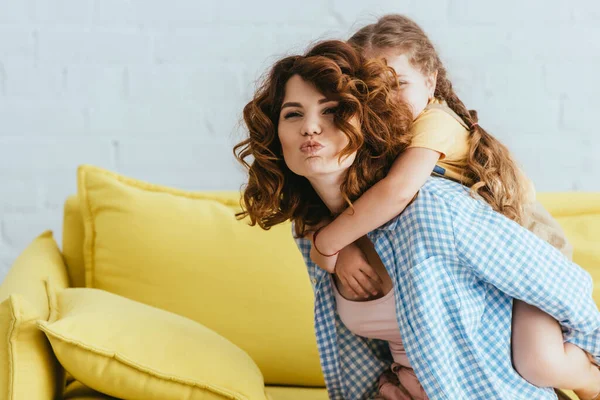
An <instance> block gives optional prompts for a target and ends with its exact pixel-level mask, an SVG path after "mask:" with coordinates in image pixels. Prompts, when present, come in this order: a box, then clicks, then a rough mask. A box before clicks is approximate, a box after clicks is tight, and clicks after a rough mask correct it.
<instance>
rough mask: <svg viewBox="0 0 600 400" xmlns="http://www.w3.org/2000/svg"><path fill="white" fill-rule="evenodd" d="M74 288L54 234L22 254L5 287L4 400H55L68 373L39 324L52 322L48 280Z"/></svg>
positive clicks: (0, 334)
mask: <svg viewBox="0 0 600 400" xmlns="http://www.w3.org/2000/svg"><path fill="white" fill-rule="evenodd" d="M48 280H49V281H51V282H52V283H53V285H54V286H56V287H57V288H65V287H67V286H68V278H67V273H66V270H65V265H64V263H63V260H62V257H61V254H60V251H59V249H58V246H57V245H56V242H55V241H54V238H53V237H52V232H51V231H46V232H44V233H42V234H41V235H40V236H38V237H37V238H36V239H35V240H33V242H32V243H31V244H30V245H29V246H27V248H26V249H25V250H24V251H23V252H22V253H21V255H19V257H18V258H17V259H16V261H15V262H14V264H13V265H12V267H11V269H10V270H9V272H8V274H7V276H6V278H5V280H4V282H3V283H2V286H1V287H0V303H1V304H0V341H1V344H0V355H1V356H0V399H8V400H20V399H40V400H43V399H55V398H57V397H58V395H60V393H61V392H62V387H63V383H64V381H63V377H64V371H63V369H62V367H61V366H60V365H59V364H58V362H57V361H56V358H55V357H54V354H53V353H52V349H51V347H50V344H49V343H48V340H47V339H46V336H45V335H44V334H43V333H42V332H40V331H39V330H38V329H37V327H36V325H35V321H36V320H38V319H43V320H47V319H48V318H49V317H50V311H49V310H50V304H49V300H48V293H47V288H46V283H47V281H48Z"/></svg>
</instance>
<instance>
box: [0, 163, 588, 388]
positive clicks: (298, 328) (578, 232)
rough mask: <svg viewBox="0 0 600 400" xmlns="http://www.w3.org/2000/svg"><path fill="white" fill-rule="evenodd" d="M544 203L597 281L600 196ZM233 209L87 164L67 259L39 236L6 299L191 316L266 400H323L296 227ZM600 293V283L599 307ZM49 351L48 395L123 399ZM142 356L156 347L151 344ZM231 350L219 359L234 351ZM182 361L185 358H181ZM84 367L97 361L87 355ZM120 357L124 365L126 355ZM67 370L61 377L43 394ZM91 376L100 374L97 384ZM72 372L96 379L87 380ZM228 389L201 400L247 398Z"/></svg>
mask: <svg viewBox="0 0 600 400" xmlns="http://www.w3.org/2000/svg"><path fill="white" fill-rule="evenodd" d="M539 199H540V201H541V202H542V203H543V204H544V205H545V206H546V207H547V208H548V210H549V211H550V212H551V213H552V214H553V215H554V216H555V217H556V218H557V220H558V221H559V222H560V223H561V225H562V226H563V227H564V228H565V230H566V233H567V236H568V237H569V239H570V241H571V242H572V244H573V245H574V248H575V252H574V258H575V261H576V262H577V263H578V264H580V265H581V266H583V267H584V268H586V269H587V270H588V271H589V272H590V273H591V274H592V276H593V277H594V280H595V281H597V280H598V279H600V243H599V240H598V238H600V193H598V194H590V193H556V194H540V195H539ZM236 211H239V193H238V192H233V191H232V192H218V193H216V192H194V193H192V192H184V191H179V190H175V189H171V188H166V187H163V186H158V185H152V184H148V183H145V182H140V181H137V180H134V179H131V178H127V177H124V176H121V175H118V174H114V173H112V172H109V171H105V170H101V169H99V168H95V167H91V166H83V167H80V169H79V173H78V193H77V195H74V196H70V197H69V198H68V199H67V200H66V203H65V208H64V226H63V244H62V252H61V253H59V254H61V255H62V257H61V258H60V259H58V260H57V259H56V254H54V253H56V252H57V248H54V247H53V246H52V242H51V241H52V240H53V239H52V235H51V233H49V232H46V233H44V234H42V235H41V236H40V237H38V238H37V239H36V241H40V240H42V241H44V242H43V243H44V245H43V246H40V245H39V243H38V246H37V247H30V248H29V249H28V250H27V251H28V252H29V253H31V252H33V253H36V254H35V257H33V261H28V260H30V259H32V258H31V257H32V256H31V254H29V255H27V256H26V255H25V254H24V255H23V258H21V257H20V259H19V260H18V262H16V263H15V264H14V265H13V268H12V269H11V271H9V275H8V276H7V278H6V280H5V281H4V282H3V283H2V286H0V303H1V302H3V301H4V300H5V299H7V298H9V297H10V296H13V297H12V298H14V299H16V298H17V297H14V296H23V297H25V299H27V298H31V297H33V296H34V295H32V293H34V292H35V293H38V294H39V293H42V292H40V291H41V290H43V285H40V282H41V281H45V282H46V285H50V286H51V285H55V286H57V289H56V292H57V293H60V292H61V290H67V291H69V290H71V291H72V290H73V289H72V288H87V289H85V290H94V289H91V288H97V289H102V290H103V291H106V292H111V293H113V294H115V295H118V296H119V297H120V298H121V297H123V298H127V299H128V300H126V301H135V302H136V303H142V304H144V305H147V306H152V307H154V308H156V309H160V310H166V311H169V312H171V313H173V314H177V315H178V316H182V317H185V319H186V320H191V321H194V322H193V323H198V324H202V325H204V326H206V327H207V329H209V330H212V331H214V332H216V333H217V334H219V335H222V336H223V337H224V338H226V340H227V341H228V342H230V343H232V346H233V347H235V348H236V349H238V348H239V349H241V350H240V352H238V353H235V354H237V356H240V357H242V358H243V356H244V354H247V355H249V357H250V358H249V360H252V361H253V362H254V363H255V366H256V367H257V368H259V370H260V372H259V379H260V380H261V382H260V384H261V385H264V394H265V398H266V399H270V400H311V399H314V400H319V399H326V398H327V392H326V390H325V388H324V385H323V378H322V375H321V371H320V367H319V359H318V353H317V349H316V343H315V337H314V334H313V329H312V307H313V298H312V291H311V287H310V282H309V280H308V274H307V273H306V270H305V268H304V265H303V262H302V258H301V256H300V254H299V252H298V251H297V249H296V246H295V244H294V242H293V239H292V236H291V230H290V225H289V224H284V225H282V226H280V227H275V228H273V229H271V230H270V231H266V232H265V231H262V230H261V229H260V228H258V227H249V226H248V225H247V223H246V222H247V221H238V220H236V219H235V216H234V215H235V212H236ZM46 252H48V254H46ZM52 252H54V253H52ZM46 255H47V256H48V257H53V258H52V260H53V266H52V267H51V268H54V269H55V270H56V272H51V271H50V270H49V269H48V268H50V267H47V266H46V267H43V268H42V267H38V265H39V264H40V263H39V260H43V259H46V258H47V257H46ZM27 257H29V258H27ZM36 260H38V261H36ZM49 271H50V272H49ZM53 274H54V275H57V276H59V277H60V276H62V277H63V278H64V276H67V277H68V282H69V283H68V285H69V286H70V288H71V289H63V287H64V286H66V283H64V282H65V281H64V279H63V280H62V281H61V279H55V278H49V276H51V275H53ZM48 281H53V282H48ZM57 282H58V283H57ZM60 282H63V283H62V284H61V283H60ZM599 288H600V285H598V284H596V285H595V290H594V298H595V300H596V301H597V302H598V301H600V289H599ZM44 293H45V292H44ZM69 293H70V295H69V296H70V298H75V297H77V296H76V294H77V293H74V292H69ZM57 296H58V297H59V296H60V295H59V294H55V295H53V294H49V295H48V299H50V300H47V302H46V303H43V304H42V306H40V307H42V309H43V308H44V307H49V308H50V309H52V308H53V304H54V305H55V306H56V307H59V306H58V305H56V304H57V303H59V302H57V301H56V300H52V299H54V298H55V297H57ZM44 301H46V300H44ZM62 301H63V302H66V303H68V301H67V300H62ZM72 301H73V300H71V302H72ZM119 301H120V300H119ZM124 301H125V300H124ZM115 304H120V303H115ZM71 306H72V304H71V305H68V307H71ZM114 308H120V307H119V306H113V310H110V312H111V313H112V312H113V311H114V312H115V313H118V310H114ZM107 312H108V311H107ZM149 312H152V311H151V310H150V311H149ZM61 313H63V314H65V315H66V314H68V312H67V311H62V310H59V311H57V312H56V313H54V314H56V315H54V316H52V314H53V312H50V313H45V314H43V313H42V314H43V315H42V314H40V316H39V318H40V321H38V324H39V327H40V329H44V332H46V333H48V332H47V330H48V326H51V325H52V322H53V321H59V322H60V321H61V318H64V317H65V315H60V314H61ZM87 317H88V318H89V314H88V316H87ZM63 328H64V327H63ZM159 329H168V327H167V326H162V327H159ZM53 335H58V334H57V333H53ZM49 337H50V336H49ZM36 340H39V337H37V339H36ZM115 340H118V339H115ZM143 340H144V337H143V336H141V337H140V341H143ZM76 344H77V343H76ZM52 345H53V350H54V351H55V352H56V353H57V358H58V361H60V364H62V365H63V367H65V368H66V369H67V371H66V378H65V379H63V380H62V381H61V382H60V386H59V387H58V389H57V390H58V391H60V392H62V394H58V395H56V397H53V396H52V395H50V397H47V398H48V399H51V398H65V399H79V400H83V399H110V398H115V397H111V396H110V395H111V394H112V395H113V396H114V395H115V393H120V392H119V390H120V389H119V385H120V384H119V383H114V382H113V381H111V382H110V384H106V382H103V383H102V384H100V383H98V380H99V379H102V377H103V376H104V377H106V376H108V375H106V374H107V372H106V371H107V370H106V369H104V370H102V371H100V372H98V371H97V370H98V368H97V367H96V366H93V367H92V368H88V371H87V372H86V373H85V374H84V373H83V372H82V373H81V374H80V371H78V367H77V365H76V364H75V365H74V364H73V359H72V358H69V357H65V351H67V352H68V351H69V350H68V349H67V350H65V349H64V348H62V347H61V348H59V347H58V346H57V345H56V346H55V343H54V342H53V343H52ZM79 346H80V347H83V346H84V345H83V344H81V343H79ZM225 346H228V345H225ZM42 347H43V346H42ZM46 347H48V346H46ZM63 347H64V346H63ZM157 347H161V346H157ZM229 350H231V349H229ZM229 350H227V351H229ZM73 351H74V350H73ZM146 351H148V352H157V351H159V349H156V348H155V347H154V346H151V347H148V348H147V350H146ZM227 351H225V349H224V351H223V353H219V352H217V353H218V354H230V353H228V352H227ZM236 351H237V350H236ZM66 356H68V354H67V355H66ZM117 356H118V355H117ZM161 356H170V355H168V354H167V355H164V354H163V355H161ZM2 357H4V355H3V356H2ZM79 357H81V356H79ZM179 357H181V360H184V359H185V355H183V354H182V355H179ZM67 359H68V360H67ZM78 360H83V361H84V362H86V363H87V362H89V361H88V359H87V358H79V359H78ZM114 360H117V361H119V359H118V357H115V358H114ZM114 360H113V362H115V361H114ZM55 361H56V360H50V361H49V362H48V366H47V368H56V369H60V368H62V367H61V366H60V364H58V363H56V362H55ZM67 361H68V362H67ZM126 361H127V360H126ZM207 362H208V361H207ZM210 362H214V360H212V361H210ZM130 366H131V365H130ZM121 367H122V366H121ZM82 368H83V367H82ZM103 368H106V367H103ZM209 372H210V371H209ZM62 373H63V371H61V370H57V371H56V373H55V374H54V375H53V376H52V377H50V378H48V379H49V380H47V382H46V383H45V386H44V387H48V386H49V385H50V386H51V384H48V382H53V380H52V379H54V380H56V379H57V376H58V377H59V378H58V379H60V377H61V376H62ZM93 373H96V374H97V375H96V376H95V377H94V378H90V376H91V375H90V374H93ZM215 373H216V372H215ZM236 373H237V372H236ZM11 376H12V375H11ZM76 377H81V380H86V379H88V380H89V382H91V383H92V384H89V385H85V384H84V383H82V382H80V381H79V380H78V379H76ZM225 378H228V379H229V381H227V379H225ZM225 378H224V379H225V380H224V381H223V382H231V385H236V384H238V382H236V377H235V376H234V377H225ZM94 379H95V380H94ZM112 379H114V377H113V378H112ZM241 379H242V377H241V376H240V380H241ZM249 379H250V378H249ZM86 383H88V382H87V381H86ZM163 383H164V382H163ZM12 385H13V392H12V393H13V399H20V398H21V397H19V396H18V394H19V393H29V392H26V391H23V392H19V388H18V387H16V386H18V385H19V383H18V382H13V383H12ZM28 385H29V386H31V383H28ZM223 385H227V383H223V384H222V385H221V386H223ZM88 386H94V387H95V389H98V390H94V389H92V388H90V387H88ZM142 386H143V385H142ZM15 387H16V389H15ZM261 387H262V386H261ZM113 388H115V389H114V390H113ZM221 389H222V387H221ZM132 390H133V389H132ZM101 392H103V393H101ZM47 393H50V392H47ZM127 393H133V392H127ZM211 393H212V392H211ZM215 393H217V392H215ZM219 393H220V394H219ZM227 393H230V392H227V391H221V392H218V393H217V394H214V393H212V394H211V395H212V396H213V397H210V396H207V397H197V398H207V399H208V398H210V399H212V398H215V399H217V398H240V399H241V398H251V397H247V396H246V397H244V395H243V394H239V393H238V394H235V393H234V394H231V395H229V394H227ZM231 393H233V392H231ZM236 393H237V392H236ZM228 396H229V397H228ZM571 396H572V397H573V398H576V397H575V396H574V395H572V394H571ZM147 398H150V397H147ZM182 398H183V397H182ZM186 398H187V397H186ZM189 398H195V397H189ZM23 399H25V398H24V397H23ZM40 399H41V397H40ZM9 400H12V399H9Z"/></svg>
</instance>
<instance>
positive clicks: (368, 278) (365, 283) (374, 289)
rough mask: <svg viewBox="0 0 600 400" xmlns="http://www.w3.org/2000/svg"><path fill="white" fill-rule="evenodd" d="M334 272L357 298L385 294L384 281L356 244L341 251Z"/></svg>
mask: <svg viewBox="0 0 600 400" xmlns="http://www.w3.org/2000/svg"><path fill="white" fill-rule="evenodd" d="M334 272H335V275H336V276H337V277H338V279H339V280H340V282H341V284H342V285H344V287H345V288H347V289H349V290H351V291H352V292H353V293H354V295H355V296H356V297H362V298H369V297H371V296H376V295H379V294H383V281H382V280H381V278H380V277H379V275H377V272H375V269H373V267H371V265H370V264H369V262H368V261H367V256H366V255H365V253H364V252H363V251H362V250H361V249H360V247H358V246H357V245H356V244H355V243H352V244H350V245H349V246H346V247H344V248H343V249H342V251H340V253H339V254H338V257H337V263H336V265H335V266H334Z"/></svg>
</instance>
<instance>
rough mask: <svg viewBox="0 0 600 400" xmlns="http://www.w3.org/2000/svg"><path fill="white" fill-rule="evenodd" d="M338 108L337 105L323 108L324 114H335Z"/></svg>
mask: <svg viewBox="0 0 600 400" xmlns="http://www.w3.org/2000/svg"><path fill="white" fill-rule="evenodd" d="M337 110H338V108H337V107H329V108H326V109H325V110H323V114H335V113H336V111H337Z"/></svg>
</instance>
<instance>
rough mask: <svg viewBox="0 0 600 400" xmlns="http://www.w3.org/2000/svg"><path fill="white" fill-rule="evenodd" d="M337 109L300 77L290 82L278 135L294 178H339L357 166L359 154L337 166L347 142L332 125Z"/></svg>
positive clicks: (292, 78)
mask: <svg viewBox="0 0 600 400" xmlns="http://www.w3.org/2000/svg"><path fill="white" fill-rule="evenodd" d="M337 106H338V102H337V101H333V100H330V99H327V98H325V96H324V95H323V94H322V93H320V92H319V91H318V90H317V88H316V87H315V86H314V85H313V84H311V83H309V82H306V81H304V80H303V79H302V78H301V77H300V76H299V75H294V76H292V77H291V78H290V79H289V80H288V81H287V83H286V85H285V96H284V99H283V104H282V107H281V113H280V115H279V125H278V127H277V133H278V136H279V140H280V142H281V147H282V149H283V158H284V160H285V163H286V164H287V166H288V168H289V169H290V170H291V171H292V172H294V173H295V174H297V175H300V176H304V177H306V178H309V179H310V178H316V179H320V178H327V177H331V178H337V177H339V176H340V175H341V173H343V172H344V171H346V170H347V169H348V168H349V167H350V166H351V165H352V163H353V162H354V159H355V158H356V152H354V153H352V154H350V155H349V156H346V157H344V158H342V161H341V163H340V162H338V154H339V153H340V152H341V150H342V149H343V148H344V147H346V145H347V144H348V138H347V137H346V135H345V134H344V133H343V132H342V131H341V130H339V129H338V128H337V127H336V126H335V124H334V123H333V118H334V114H335V109H336V107H337Z"/></svg>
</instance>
